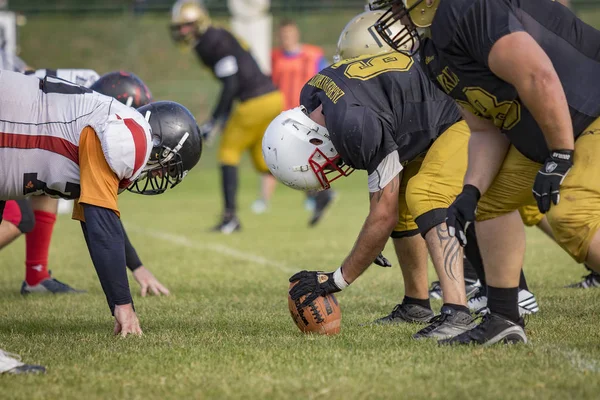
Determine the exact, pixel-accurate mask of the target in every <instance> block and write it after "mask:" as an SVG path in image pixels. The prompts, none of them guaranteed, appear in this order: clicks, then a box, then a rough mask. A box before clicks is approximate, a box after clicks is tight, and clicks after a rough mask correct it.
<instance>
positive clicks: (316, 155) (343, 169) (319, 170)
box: [308, 139, 354, 189]
mask: <svg viewBox="0 0 600 400" xmlns="http://www.w3.org/2000/svg"><path fill="white" fill-rule="evenodd" d="M313 140H315V139H313ZM317 140H318V139H317ZM308 165H309V166H310V168H311V169H312V171H313V172H314V174H315V176H316V177H317V179H318V180H319V183H320V184H321V187H322V188H323V189H329V188H330V187H331V182H333V181H335V180H336V179H339V178H341V177H342V176H348V175H350V174H351V173H352V172H354V168H352V167H350V166H349V165H347V164H346V163H344V160H342V157H340V155H339V154H336V155H335V156H334V157H332V158H329V157H327V156H326V155H325V153H323V152H322V151H321V149H319V148H318V147H317V148H316V149H315V151H314V152H313V153H312V154H311V155H310V157H309V158H308Z"/></svg>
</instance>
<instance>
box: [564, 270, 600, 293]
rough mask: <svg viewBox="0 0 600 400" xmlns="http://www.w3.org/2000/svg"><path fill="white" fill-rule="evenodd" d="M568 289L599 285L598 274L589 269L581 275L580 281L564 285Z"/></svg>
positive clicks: (599, 277) (596, 286)
mask: <svg viewBox="0 0 600 400" xmlns="http://www.w3.org/2000/svg"><path fill="white" fill-rule="evenodd" d="M565 287H566V288H570V289H592V288H598V287H600V274H599V273H597V272H594V271H591V272H590V273H589V274H587V275H585V276H584V277H583V280H582V281H581V282H576V283H572V284H570V285H567V286H565Z"/></svg>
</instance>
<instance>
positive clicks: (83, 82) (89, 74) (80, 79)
mask: <svg viewBox="0 0 600 400" xmlns="http://www.w3.org/2000/svg"><path fill="white" fill-rule="evenodd" d="M35 76H37V77H38V78H40V79H44V78H45V77H46V76H55V77H57V78H60V79H63V80H65V81H69V82H73V83H75V84H77V85H79V86H85V87H86V88H89V87H90V86H92V85H93V84H94V83H96V81H97V80H98V79H99V78H100V75H98V73H97V72H96V71H94V70H91V69H38V70H37V71H35Z"/></svg>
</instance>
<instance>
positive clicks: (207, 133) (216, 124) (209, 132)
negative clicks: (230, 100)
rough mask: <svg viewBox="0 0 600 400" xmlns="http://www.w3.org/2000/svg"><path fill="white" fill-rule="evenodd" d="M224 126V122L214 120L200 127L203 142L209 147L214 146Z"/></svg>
mask: <svg viewBox="0 0 600 400" xmlns="http://www.w3.org/2000/svg"><path fill="white" fill-rule="evenodd" d="M222 126H223V123H222V121H220V120H216V119H212V118H211V119H209V120H208V121H206V122H205V123H203V124H202V125H200V136H202V141H204V143H206V144H207V145H209V146H210V145H212V144H213V142H214V141H215V139H216V137H217V135H218V134H219V132H220V131H221V128H222Z"/></svg>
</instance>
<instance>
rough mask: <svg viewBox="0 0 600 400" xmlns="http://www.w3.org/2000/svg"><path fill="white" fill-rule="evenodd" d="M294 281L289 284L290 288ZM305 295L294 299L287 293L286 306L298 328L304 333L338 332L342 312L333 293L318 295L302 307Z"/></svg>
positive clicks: (322, 333)
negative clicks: (324, 295)
mask: <svg viewBox="0 0 600 400" xmlns="http://www.w3.org/2000/svg"><path fill="white" fill-rule="evenodd" d="M295 284H296V282H294V283H292V284H291V285H290V289H291V288H292V286H294V285H295ZM305 297H306V296H302V297H301V298H299V299H298V300H296V301H294V300H292V298H291V297H290V295H289V293H288V306H289V308H290V314H292V319H293V320H294V322H295V323H296V326H297V327H298V329H300V330H301V331H302V332H304V333H319V334H321V335H337V334H338V333H340V328H341V323H342V312H341V311H340V306H339V304H338V302H337V299H336V298H335V296H334V295H333V294H329V295H327V296H326V297H323V296H319V297H317V298H316V299H315V300H314V301H313V302H311V303H310V304H308V305H307V306H306V307H304V308H300V304H302V302H303V301H304V298H305Z"/></svg>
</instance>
